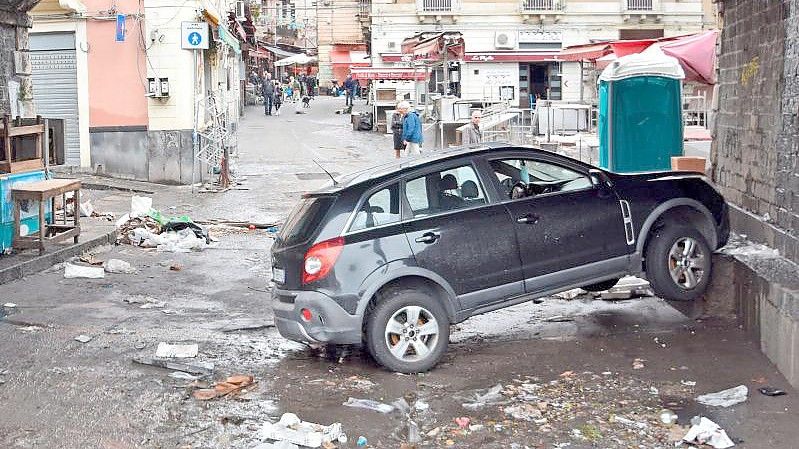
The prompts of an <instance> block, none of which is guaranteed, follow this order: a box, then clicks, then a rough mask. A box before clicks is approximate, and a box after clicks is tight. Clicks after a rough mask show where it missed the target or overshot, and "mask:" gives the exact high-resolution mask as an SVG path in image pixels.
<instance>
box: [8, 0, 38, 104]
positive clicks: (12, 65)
mask: <svg viewBox="0 0 799 449" xmlns="http://www.w3.org/2000/svg"><path fill="white" fill-rule="evenodd" d="M37 1H38V0H37ZM23 3H25V4H24V5H23V4H22V3H20V2H18V1H17V2H15V1H11V2H4V4H0V114H9V113H11V112H16V113H17V114H18V115H21V116H24V117H27V116H32V115H33V114H34V107H33V97H32V94H33V88H32V84H31V78H30V58H29V54H28V28H29V27H30V26H31V22H30V17H28V15H27V13H26V12H25V11H27V9H24V8H29V7H33V4H35V2H31V1H29V2H23ZM23 7H24V8H23ZM19 8H23V9H19Z"/></svg>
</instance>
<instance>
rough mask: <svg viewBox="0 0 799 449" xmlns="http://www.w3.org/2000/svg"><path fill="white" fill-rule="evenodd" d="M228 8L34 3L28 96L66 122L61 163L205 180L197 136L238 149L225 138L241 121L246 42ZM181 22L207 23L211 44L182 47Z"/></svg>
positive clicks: (217, 0)
mask: <svg viewBox="0 0 799 449" xmlns="http://www.w3.org/2000/svg"><path fill="white" fill-rule="evenodd" d="M235 5H236V2H234V1H232V0H230V1H227V0H214V1H210V0H207V1H204V0H189V1H187V2H184V3H183V4H175V2H171V1H167V0H143V1H140V0H117V1H115V2H113V3H112V6H109V3H108V2H107V1H105V0H43V1H41V3H40V4H39V5H38V6H37V7H36V8H34V9H33V10H32V12H31V15H32V17H33V27H32V29H31V33H30V40H31V52H30V53H31V61H32V64H31V66H32V78H33V91H34V99H35V103H36V109H37V112H38V113H39V114H41V115H43V116H45V117H50V118H61V119H64V128H65V129H64V133H65V163H66V164H67V165H71V166H79V167H82V168H83V169H89V170H92V171H94V172H97V173H100V174H107V175H112V176H117V177H122V178H129V179H137V180H144V181H152V182H163V183H181V184H187V183H190V182H192V180H199V179H201V178H203V177H204V175H205V174H206V172H207V171H206V170H205V168H207V167H206V165H207V164H204V163H203V158H202V152H203V148H204V147H203V145H205V146H208V145H207V140H208V139H206V140H203V137H202V136H203V135H208V136H211V137H209V139H216V140H217V141H219V142H222V141H224V144H225V145H228V146H233V145H235V142H234V141H231V140H232V139H229V138H228V136H229V135H231V134H233V133H234V132H235V127H236V124H237V122H238V117H239V109H240V108H239V106H240V98H241V94H240V85H241V84H240V79H242V77H243V76H244V73H243V70H242V67H241V56H240V54H241V47H240V42H242V41H243V40H244V39H245V38H244V37H241V36H239V35H240V34H243V32H242V33H237V32H236V31H235V30H236V26H231V25H230V21H229V17H228V12H229V11H230V12H231V14H233V15H235V14H236V11H235ZM184 22H194V23H202V24H204V25H205V26H207V28H208V31H209V34H208V39H209V47H208V49H199V50H192V49H186V48H184V47H185V45H184V43H183V40H184V39H185V36H183V33H182V24H183V23H184ZM236 23H237V22H236ZM220 25H221V26H220ZM239 28H240V27H239ZM231 29H232V30H233V31H230V30H231ZM201 47H202V46H201ZM220 117H222V119H221V120H220ZM219 122H223V123H224V126H225V128H226V129H225V130H224V133H220V132H219V131H218V130H217V129H216V128H215V127H218V123H219ZM195 131H198V132H197V133H195ZM197 153H201V157H199V158H198V157H195V156H196V154H197ZM216 153H218V151H217V152H216ZM216 153H215V154H216ZM208 159H209V158H207V157H206V158H205V161H206V162H208Z"/></svg>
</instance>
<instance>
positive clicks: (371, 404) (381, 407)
mask: <svg viewBox="0 0 799 449" xmlns="http://www.w3.org/2000/svg"><path fill="white" fill-rule="evenodd" d="M341 405H344V406H346V407H354V408H365V409H367V410H373V411H376V412H380V413H391V412H392V411H394V406H392V405H388V404H384V403H382V402H377V401H373V400H371V399H357V398H353V397H350V398H348V399H347V401H346V402H344V403H343V404H341Z"/></svg>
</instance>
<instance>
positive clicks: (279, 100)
mask: <svg viewBox="0 0 799 449" xmlns="http://www.w3.org/2000/svg"><path fill="white" fill-rule="evenodd" d="M282 104H283V90H282V89H280V83H275V90H274V94H273V97H272V105H273V106H274V107H275V115H280V106H281V105H282Z"/></svg>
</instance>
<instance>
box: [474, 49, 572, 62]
mask: <svg viewBox="0 0 799 449" xmlns="http://www.w3.org/2000/svg"><path fill="white" fill-rule="evenodd" d="M557 56H558V53H538V52H530V51H527V52H525V51H513V52H510V51H486V52H467V53H466V54H465V56H464V58H463V60H464V62H538V61H554V60H555V58H556V57H557Z"/></svg>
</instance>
